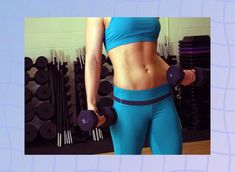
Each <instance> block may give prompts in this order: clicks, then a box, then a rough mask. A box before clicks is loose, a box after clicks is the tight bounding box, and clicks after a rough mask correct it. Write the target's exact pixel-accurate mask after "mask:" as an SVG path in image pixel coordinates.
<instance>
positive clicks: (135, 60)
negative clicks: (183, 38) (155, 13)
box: [104, 18, 166, 90]
mask: <svg viewBox="0 0 235 172" xmlns="http://www.w3.org/2000/svg"><path fill="white" fill-rule="evenodd" d="M110 20H111V18H104V25H105V28H107V27H108V26H109V24H110ZM156 44H157V43H154V42H134V43H129V44H125V45H121V46H118V47H115V48H113V49H111V50H110V51H109V52H108V55H109V58H110V60H111V62H112V64H113V69H114V78H113V83H114V85H115V86H116V87H119V88H124V89H127V90H142V89H148V88H153V87H156V86H159V85H162V84H165V83H166V76H165V75H166V74H165V73H166V71H165V69H164V67H163V66H164V64H162V63H163V62H162V61H161V60H159V58H157V53H156V46H157V45H156Z"/></svg>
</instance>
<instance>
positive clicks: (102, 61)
mask: <svg viewBox="0 0 235 172" xmlns="http://www.w3.org/2000/svg"><path fill="white" fill-rule="evenodd" d="M105 62H106V56H105V55H104V54H102V57H101V65H103V64H104V63H105Z"/></svg>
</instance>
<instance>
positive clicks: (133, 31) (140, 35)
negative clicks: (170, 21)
mask: <svg viewBox="0 0 235 172" xmlns="http://www.w3.org/2000/svg"><path fill="white" fill-rule="evenodd" d="M160 29H161V26H160V22H159V19H158V18H156V17H112V18H111V20H110V22H109V25H108V27H107V29H106V30H105V33H104V38H103V42H104V46H105V48H106V51H107V52H109V51H110V50H111V49H113V48H115V47H118V46H121V45H124V44H128V43H133V42H143V41H150V42H157V39H158V35H159V32H160Z"/></svg>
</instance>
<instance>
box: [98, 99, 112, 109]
mask: <svg viewBox="0 0 235 172" xmlns="http://www.w3.org/2000/svg"><path fill="white" fill-rule="evenodd" d="M112 105H113V99H112V98H110V97H102V98H101V99H100V100H99V101H98V103H97V107H98V109H101V108H102V107H105V106H109V107H110V106H112Z"/></svg>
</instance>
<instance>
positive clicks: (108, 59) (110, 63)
mask: <svg viewBox="0 0 235 172" xmlns="http://www.w3.org/2000/svg"><path fill="white" fill-rule="evenodd" d="M106 61H107V63H108V64H109V65H110V66H112V65H113V64H112V62H111V60H110V58H109V57H107V60H106Z"/></svg>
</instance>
